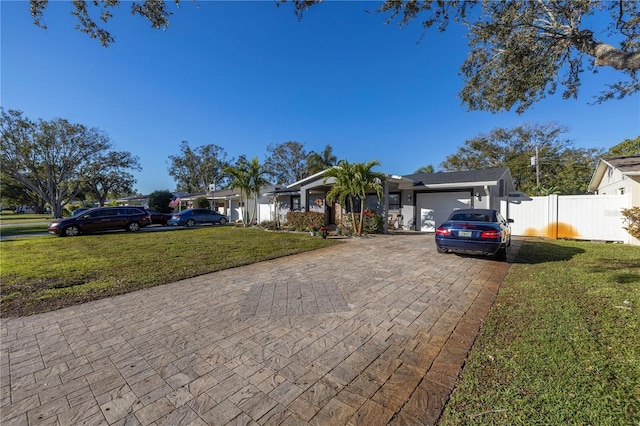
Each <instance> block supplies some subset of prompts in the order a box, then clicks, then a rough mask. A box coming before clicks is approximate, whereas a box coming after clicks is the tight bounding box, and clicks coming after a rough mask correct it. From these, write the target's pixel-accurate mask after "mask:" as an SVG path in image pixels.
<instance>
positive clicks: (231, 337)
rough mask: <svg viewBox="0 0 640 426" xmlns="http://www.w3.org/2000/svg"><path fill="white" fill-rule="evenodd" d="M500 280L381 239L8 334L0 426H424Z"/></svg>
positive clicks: (485, 265)
mask: <svg viewBox="0 0 640 426" xmlns="http://www.w3.org/2000/svg"><path fill="white" fill-rule="evenodd" d="M513 252H515V250H512V254H511V255H510V257H512V256H513V255H514V253H513ZM508 269H509V264H508V263H500V262H496V261H492V260H488V259H481V258H473V257H463V256H456V255H439V254H437V253H436V250H435V245H434V242H433V236H432V235H425V234H411V235H388V236H387V235H385V236H376V237H370V238H362V239H360V238H357V239H351V240H349V241H348V242H347V243H345V244H342V245H340V246H338V247H332V248H329V249H323V250H318V251H315V252H312V253H305V254H301V255H296V256H290V257H287V258H282V259H278V260H274V261H269V262H263V263H260V264H255V265H250V266H246V267H242V268H236V269H231V270H226V271H222V272H218V273H213V274H209V275H205V276H201V277H198V278H193V279H188V280H184V281H181V282H177V283H173V284H169V285H164V286H159V287H155V288H153V289H148V290H143V291H139V292H136V293H132V294H128V295H124V296H119V297H114V298H110V299H106V300H101V301H97V302H92V303H87V304H84V305H81V306H77V307H72V308H68V309H62V310H59V311H56V312H52V313H48V314H42V315H34V316H31V317H25V318H13V319H3V320H2V322H1V338H2V358H1V368H2V373H1V374H2V376H1V389H2V393H1V406H2V412H1V418H0V420H1V423H2V424H3V425H14V424H24V425H27V424H28V425H39V424H46V425H53V424H60V425H74V424H87V425H103V424H104V425H137V424H142V425H226V424H234V425H235V424H253V425H256V424H260V425H305V424H312V425H347V424H366V425H368V426H375V425H385V424H392V425H422V424H425V425H428V424H433V423H434V422H436V421H437V418H438V416H439V414H440V412H441V410H442V408H443V406H444V403H445V402H446V400H447V398H448V396H449V394H450V392H451V390H452V388H453V386H454V383H455V380H456V377H457V375H458V373H459V371H460V368H461V365H462V363H463V361H464V359H465V356H466V355H467V352H468V350H469V348H470V346H471V344H472V342H473V340H474V338H475V336H476V334H477V331H478V328H479V326H480V323H481V321H482V319H483V318H484V316H485V315H486V313H487V311H488V310H489V308H490V306H491V304H492V303H493V300H494V298H495V295H496V293H497V291H498V288H499V286H500V284H501V282H502V280H503V278H504V276H505V274H506V273H507V271H508Z"/></svg>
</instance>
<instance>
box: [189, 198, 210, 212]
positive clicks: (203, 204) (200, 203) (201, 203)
mask: <svg viewBox="0 0 640 426" xmlns="http://www.w3.org/2000/svg"><path fill="white" fill-rule="evenodd" d="M193 204H194V205H195V206H196V207H197V208H199V209H208V208H210V207H211V203H210V202H209V200H207V199H206V198H205V197H198V198H196V201H195V202H194V203H193Z"/></svg>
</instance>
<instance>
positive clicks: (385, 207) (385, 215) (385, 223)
mask: <svg viewBox="0 0 640 426" xmlns="http://www.w3.org/2000/svg"><path fill="white" fill-rule="evenodd" d="M382 198H383V199H384V201H383V202H382V233H383V234H388V233H389V180H388V179H385V181H384V196H383V197H382Z"/></svg>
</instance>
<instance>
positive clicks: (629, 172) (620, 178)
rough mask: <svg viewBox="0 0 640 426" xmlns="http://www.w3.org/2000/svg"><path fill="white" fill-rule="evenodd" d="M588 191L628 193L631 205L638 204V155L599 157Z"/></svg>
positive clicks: (639, 156)
mask: <svg viewBox="0 0 640 426" xmlns="http://www.w3.org/2000/svg"><path fill="white" fill-rule="evenodd" d="M588 191H589V192H593V193H594V194H597V195H625V194H630V197H631V205H632V206H636V207H638V206H640V155H629V156H625V157H611V158H602V159H600V161H599V162H598V166H597V167H596V171H595V172H594V173H593V176H592V177H591V182H589V188H588Z"/></svg>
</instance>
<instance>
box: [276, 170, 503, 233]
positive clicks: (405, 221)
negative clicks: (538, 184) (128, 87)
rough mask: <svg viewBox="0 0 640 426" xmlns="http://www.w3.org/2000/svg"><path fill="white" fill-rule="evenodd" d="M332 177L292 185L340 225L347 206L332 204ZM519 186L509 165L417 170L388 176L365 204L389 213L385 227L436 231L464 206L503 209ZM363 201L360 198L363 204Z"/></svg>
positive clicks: (303, 207)
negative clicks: (380, 191) (329, 197)
mask: <svg viewBox="0 0 640 426" xmlns="http://www.w3.org/2000/svg"><path fill="white" fill-rule="evenodd" d="M332 183H333V178H329V179H325V178H324V172H320V173H316V174H315V175H312V176H309V177H307V178H305V179H302V180H300V181H298V182H295V183H293V184H291V185H289V186H288V187H287V189H288V190H289V191H299V193H300V211H307V212H313V211H315V212H321V213H324V214H325V222H326V223H327V224H339V223H340V221H341V219H342V215H343V214H345V213H348V211H347V208H348V206H340V205H339V204H338V203H332V204H331V205H328V204H327V203H326V199H325V197H326V194H327V192H329V190H330V189H331V186H332ZM513 190H514V186H513V179H512V177H511V172H510V171H509V169H508V168H496V169H487V170H471V171H463V172H442V173H416V174H412V175H405V176H399V175H387V178H386V180H385V182H384V196H383V198H382V199H381V200H378V199H377V197H376V195H375V194H373V193H372V194H370V195H367V197H366V199H365V208H367V209H371V210H374V211H376V212H377V213H379V214H381V215H382V216H383V217H387V220H385V221H383V223H384V232H387V231H388V229H389V227H393V228H395V229H403V230H413V231H422V232H435V229H436V228H437V227H438V226H439V225H440V224H442V222H444V221H445V220H446V219H447V217H448V215H449V213H451V212H452V211H453V210H455V209H460V208H492V209H496V210H499V209H500V200H504V199H507V198H508V194H510V193H512V192H513ZM358 206H359V203H358Z"/></svg>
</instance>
